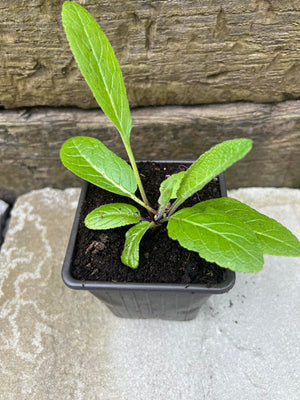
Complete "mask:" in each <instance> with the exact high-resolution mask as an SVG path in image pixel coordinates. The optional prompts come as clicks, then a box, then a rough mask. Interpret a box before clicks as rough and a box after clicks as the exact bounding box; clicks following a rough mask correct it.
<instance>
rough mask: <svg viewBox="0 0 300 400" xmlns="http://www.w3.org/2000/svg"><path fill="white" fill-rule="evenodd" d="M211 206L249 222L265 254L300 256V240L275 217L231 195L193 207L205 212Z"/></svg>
mask: <svg viewBox="0 0 300 400" xmlns="http://www.w3.org/2000/svg"><path fill="white" fill-rule="evenodd" d="M211 207H212V208H214V209H215V210H218V211H221V212H224V213H225V214H226V215H229V216H230V217H234V218H236V219H238V220H239V221H240V222H242V223H245V224H247V225H248V226H249V227H250V228H251V229H252V230H253V231H254V233H255V234H256V236H257V238H258V239H259V241H260V244H261V247H262V250H263V253H264V254H271V255H276V256H291V257H298V256H300V241H299V240H298V239H297V238H296V236H294V235H293V234H292V233H291V232H290V231H289V230H288V229H287V228H285V227H284V226H283V225H281V224H280V223H279V222H277V221H275V220H274V219H272V218H269V217H267V216H266V215H264V214H261V213H259V212H258V211H256V210H254V209H253V208H251V207H249V206H248V205H246V204H244V203H241V202H240V201H238V200H235V199H231V198H229V197H223V198H220V199H214V200H207V201H204V202H202V203H198V204H196V205H195V206H193V209H194V210H196V211H198V212H205V210H206V209H207V208H211Z"/></svg>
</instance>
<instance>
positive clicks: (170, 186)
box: [158, 171, 185, 208]
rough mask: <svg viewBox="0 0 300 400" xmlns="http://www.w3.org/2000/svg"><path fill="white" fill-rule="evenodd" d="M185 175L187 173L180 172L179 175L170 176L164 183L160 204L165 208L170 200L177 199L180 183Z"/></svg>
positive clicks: (161, 188)
mask: <svg viewBox="0 0 300 400" xmlns="http://www.w3.org/2000/svg"><path fill="white" fill-rule="evenodd" d="M184 174H185V171H181V172H178V173H177V174H173V175H171V176H169V177H168V178H167V179H165V180H164V181H162V183H161V185H160V188H159V191H160V196H159V199H158V203H159V204H161V205H163V206H164V208H165V207H166V205H167V204H168V202H169V201H170V199H176V197H177V190H178V188H179V185H180V182H181V181H182V178H183V176H184Z"/></svg>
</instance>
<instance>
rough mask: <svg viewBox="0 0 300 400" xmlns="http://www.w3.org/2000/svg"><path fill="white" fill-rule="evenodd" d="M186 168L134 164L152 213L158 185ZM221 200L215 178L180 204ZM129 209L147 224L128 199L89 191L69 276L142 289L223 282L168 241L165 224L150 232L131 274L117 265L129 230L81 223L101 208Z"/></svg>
mask: <svg viewBox="0 0 300 400" xmlns="http://www.w3.org/2000/svg"><path fill="white" fill-rule="evenodd" d="M187 168H188V165H186V164H178V163H176V164H175V163H171V164H169V163H168V164H167V163H154V162H147V163H143V164H139V171H140V175H141V179H142V181H143V185H144V188H145V191H146V194H147V197H148V200H149V202H150V204H151V205H152V207H154V208H155V209H157V207H158V204H157V200H158V198H159V186H160V183H161V182H162V181H163V180H164V179H166V178H167V177H168V175H170V174H173V173H176V172H179V171H182V170H186V169H187ZM216 197H221V194H220V189H219V182H218V178H215V179H213V180H212V181H211V182H210V183H209V184H208V185H206V186H205V187H204V188H203V189H202V190H201V191H199V192H197V193H196V194H195V195H194V196H192V197H191V198H189V199H188V200H186V201H185V203H184V204H183V205H182V206H183V207H187V206H189V207H190V206H192V205H193V204H195V203H198V202H199V201H203V200H208V199H211V198H216ZM116 202H118V203H122V202H124V203H130V204H133V205H134V206H136V207H137V208H139V209H140V211H141V214H142V215H143V216H144V217H145V218H147V217H148V215H147V210H145V209H144V208H141V207H139V206H138V205H137V204H136V203H135V202H133V201H131V200H130V199H129V198H127V197H122V196H118V195H115V194H113V193H110V192H107V191H104V190H102V189H100V188H98V187H96V186H93V185H89V187H88V191H87V196H86V200H85V201H84V204H83V208H82V213H81V218H80V222H79V229H78V235H77V242H76V249H75V254H74V258H73V266H72V275H73V276H74V278H76V279H79V280H82V281H91V280H92V281H97V280H98V281H110V282H139V283H140V282H145V283H146V282H147V283H183V284H190V283H203V284H206V285H207V286H210V285H213V284H215V283H219V282H221V281H222V280H223V276H224V270H223V269H222V268H220V267H219V266H217V265H216V264H213V263H208V262H206V261H205V260H204V259H202V258H200V257H199V255H198V254H197V253H195V252H191V251H188V250H186V249H184V248H183V247H181V246H180V245H179V243H178V242H177V241H174V240H172V239H170V238H169V236H168V234H167V228H166V224H163V225H161V226H160V227H158V228H155V229H154V230H149V231H147V233H146V234H145V235H144V237H143V239H142V241H141V243H140V263H139V267H138V268H137V269H131V268H129V267H127V266H125V265H124V264H122V263H121V260H120V257H121V254H122V251H123V247H124V243H125V233H126V231H127V230H128V229H129V228H130V226H125V227H121V228H116V229H109V230H102V231H99V230H98V231H95V230H89V229H87V228H86V227H85V225H84V218H85V217H86V215H87V214H88V213H89V212H91V211H92V210H93V209H94V208H97V207H99V206H100V205H102V204H105V203H116Z"/></svg>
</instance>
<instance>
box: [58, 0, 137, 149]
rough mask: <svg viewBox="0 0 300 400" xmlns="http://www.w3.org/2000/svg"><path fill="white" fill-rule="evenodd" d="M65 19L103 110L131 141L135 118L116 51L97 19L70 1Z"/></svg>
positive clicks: (77, 56)
mask: <svg viewBox="0 0 300 400" xmlns="http://www.w3.org/2000/svg"><path fill="white" fill-rule="evenodd" d="M62 22H63V26H64V29H65V32H66V35H67V39H68V41H69V44H70V48H71V50H72V52H73V54H74V57H75V60H76V62H77V64H78V66H79V69H80V71H81V73H82V75H83V76H84V78H85V80H86V82H87V84H88V85H89V87H90V89H91V90H92V92H93V95H94V96H95V99H96V100H97V102H98V104H99V106H100V107H101V108H102V110H103V112H104V113H105V114H106V115H107V116H108V117H109V118H110V120H111V121H112V122H113V124H114V125H115V126H116V127H117V129H118V130H119V132H120V134H121V136H122V139H123V140H124V141H127V142H129V136H130V131H131V117H130V110H129V104H128V100H127V96H126V89H125V85H124V82H123V77H122V72H121V69H120V66H119V63H118V60H117V58H116V56H115V53H114V50H113V48H112V46H111V44H110V43H109V41H108V39H107V37H106V36H105V34H104V32H103V31H102V30H101V29H100V27H99V25H98V24H97V22H96V21H95V19H94V18H93V17H92V16H91V15H90V14H89V13H88V12H87V11H86V10H85V9H84V8H83V7H81V6H80V5H79V4H76V3H73V2H70V1H66V2H65V3H64V5H63V10H62Z"/></svg>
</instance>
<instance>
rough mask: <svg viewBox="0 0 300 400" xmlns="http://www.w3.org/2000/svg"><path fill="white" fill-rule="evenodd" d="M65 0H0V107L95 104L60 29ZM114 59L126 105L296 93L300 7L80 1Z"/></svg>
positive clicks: (231, 0) (275, 98) (188, 0)
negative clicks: (123, 85)
mask: <svg viewBox="0 0 300 400" xmlns="http://www.w3.org/2000/svg"><path fill="white" fill-rule="evenodd" d="M62 3H63V0H53V1H47V0H30V1H21V0H10V1H7V0H0V11H1V12H0V18H1V20H0V24H1V43H0V44H1V46H0V56H1V63H0V99H1V104H2V106H3V107H5V108H16V107H29V106H40V105H45V106H54V107H57V106H75V107H80V108H94V107H96V102H95V100H94V99H93V97H92V94H91V93H90V91H89V89H88V88H87V85H86V84H85V82H84V80H83V78H82V77H81V75H80V73H79V71H78V68H77V66H76V64H75V62H74V60H73V58H72V55H71V52H70V50H69V47H68V44H67V41H66V37H65V34H64V31H63V28H62V25H61V17H60V13H61V6H62ZM78 3H81V4H82V5H84V6H85V7H86V8H87V9H88V10H89V11H90V12H91V13H92V14H93V15H94V17H95V18H96V20H97V21H98V22H99V23H100V25H101V27H102V29H103V30H104V31H105V32H106V34H107V36H108V37H109V39H110V41H111V43H112V45H113V47H114V48H115V51H116V54H117V56H118V58H119V60H120V64H121V66H122V70H123V73H124V78H125V83H126V86H127V91H128V96H129V100H130V105H131V107H137V106H149V105H192V104H209V103H225V102H234V101H254V102H279V101H283V100H287V99H297V98H299V96H300V62H299V54H300V22H299V21H300V2H299V1H295V0H285V1H282V0H272V1H271V0H247V1H241V0H227V1H226V2H224V1H223V0H214V1H212V0H203V1H199V0H184V1H182V0H173V1H165V0H158V1H145V0H132V1H130V2H126V6H124V1H123V0H102V1H101V2H99V1H98V0H79V1H78Z"/></svg>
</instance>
